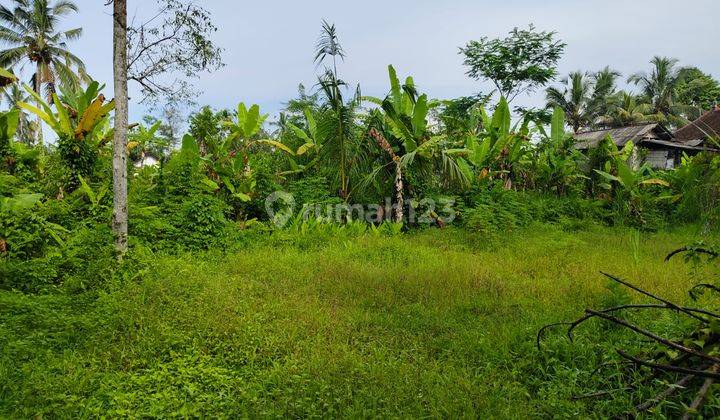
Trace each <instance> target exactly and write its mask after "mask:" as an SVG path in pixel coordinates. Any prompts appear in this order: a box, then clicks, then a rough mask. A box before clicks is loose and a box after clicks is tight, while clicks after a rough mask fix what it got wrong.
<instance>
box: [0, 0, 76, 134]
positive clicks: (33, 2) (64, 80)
mask: <svg viewBox="0 0 720 420" xmlns="http://www.w3.org/2000/svg"><path fill="white" fill-rule="evenodd" d="M77 11H78V7H77V5H75V3H74V2H73V1H72V0H57V1H55V2H54V3H52V0H12V1H11V5H10V6H9V7H8V6H5V5H0V42H2V43H4V44H5V46H6V49H4V50H2V51H0V66H3V67H14V68H17V67H20V69H22V68H23V67H24V66H25V65H26V64H28V63H29V64H30V65H32V66H33V67H34V69H33V70H34V73H33V76H32V81H33V88H34V90H35V92H36V93H38V94H40V93H41V91H42V88H43V86H45V87H46V88H47V91H48V98H50V95H49V94H51V93H53V92H55V87H56V85H57V84H58V83H60V84H62V85H64V86H68V87H69V88H70V89H73V90H76V89H77V88H78V87H79V85H80V83H81V81H83V80H86V79H87V76H86V75H85V65H84V64H83V62H82V60H81V59H80V58H78V57H77V56H76V55H74V54H72V53H71V52H70V51H69V50H68V46H67V42H68V41H72V40H75V39H77V38H79V37H80V35H81V34H82V28H75V29H70V30H65V31H63V30H59V29H58V27H59V24H60V18H61V17H63V16H66V15H68V14H70V13H74V12H77ZM48 100H49V99H48ZM38 123H39V121H38ZM37 134H38V140H39V141H42V130H38V131H37Z"/></svg>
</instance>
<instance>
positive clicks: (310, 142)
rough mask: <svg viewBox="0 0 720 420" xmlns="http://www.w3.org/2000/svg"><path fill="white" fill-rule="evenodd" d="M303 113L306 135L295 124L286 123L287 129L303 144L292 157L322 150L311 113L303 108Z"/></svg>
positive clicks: (315, 123)
mask: <svg viewBox="0 0 720 420" xmlns="http://www.w3.org/2000/svg"><path fill="white" fill-rule="evenodd" d="M303 113H304V114H305V121H307V129H308V132H307V133H306V132H305V130H303V129H302V128H300V127H298V126H296V125H295V124H293V123H290V122H288V123H287V127H289V128H290V129H291V130H292V132H293V133H295V135H296V136H297V137H298V138H299V139H300V140H302V141H304V142H305V143H303V144H302V145H301V146H300V147H298V148H297V150H296V151H295V152H294V155H296V156H303V155H305V154H310V153H318V152H319V151H320V149H321V148H322V142H321V141H320V140H319V137H318V129H317V122H316V121H315V117H313V114H312V111H311V110H310V109H308V108H305V109H304V110H303ZM283 150H285V149H283ZM290 154H293V153H292V150H290Z"/></svg>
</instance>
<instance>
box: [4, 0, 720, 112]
mask: <svg viewBox="0 0 720 420" xmlns="http://www.w3.org/2000/svg"><path fill="white" fill-rule="evenodd" d="M76 2H77V4H78V5H79V6H80V8H81V11H80V13H79V14H78V15H76V16H74V17H72V18H70V19H68V22H67V25H68V27H71V26H82V27H83V28H84V35H83V37H82V39H81V40H79V41H76V42H74V43H73V44H72V45H71V46H70V48H71V49H72V50H73V51H75V52H76V53H77V54H78V55H79V56H80V57H82V58H83V59H84V61H85V63H86V64H87V67H88V70H89V72H90V74H91V75H92V76H93V77H94V78H95V79H97V80H99V81H104V82H106V83H107V84H108V88H107V93H108V94H109V95H108V96H110V94H111V87H112V21H111V17H110V13H111V9H112V8H111V7H110V6H104V4H105V0H76ZM197 2H198V3H199V4H202V5H203V6H204V7H205V8H207V9H208V10H209V11H210V12H211V13H212V16H213V19H214V21H215V24H216V25H217V27H218V28H219V30H218V32H217V33H216V34H215V36H214V40H215V41H216V42H217V44H218V45H219V46H221V47H222V48H224V49H225V52H224V56H223V59H224V62H225V63H226V66H225V67H224V68H223V69H221V70H220V71H217V72H215V73H213V74H207V75H203V76H202V78H201V79H200V80H197V81H194V83H195V85H196V87H197V88H198V89H200V90H201V91H203V92H204V93H203V94H202V96H200V97H199V98H198V103H199V104H200V105H202V104H211V105H212V106H213V107H215V108H221V107H235V105H236V104H237V103H238V102H239V101H245V102H250V103H258V104H260V105H261V107H262V108H263V110H264V111H265V112H269V113H273V114H274V113H276V112H277V111H278V110H280V109H281V108H282V104H283V103H284V102H286V101H287V100H288V99H289V98H292V97H294V96H295V94H296V92H297V86H298V83H304V84H305V85H306V86H308V87H311V86H313V85H314V84H315V81H316V78H315V74H316V72H317V70H316V68H315V66H314V64H313V61H312V60H313V48H314V45H315V42H316V40H317V37H318V34H319V31H320V23H321V20H322V19H323V18H325V19H327V20H328V21H330V22H334V23H335V24H336V25H337V26H338V30H339V35H340V41H341V43H342V45H343V47H344V49H345V51H346V52H347V58H346V60H345V62H344V63H343V64H342V65H341V66H340V72H341V75H342V78H343V79H344V80H346V81H348V82H352V83H357V82H359V83H360V85H361V87H362V90H363V93H364V94H368V95H377V96H382V95H384V93H385V92H386V90H387V89H388V81H387V70H386V67H387V65H388V64H393V65H394V66H395V68H396V69H397V70H398V73H399V74H400V75H401V76H403V77H404V76H405V75H412V76H413V77H414V78H415V82H416V84H417V85H418V86H419V88H420V89H421V91H423V92H427V93H428V94H429V95H430V96H432V97H436V98H449V97H457V96H462V95H470V94H473V93H476V92H478V91H486V92H487V91H490V90H491V88H490V86H489V85H487V84H482V83H479V82H477V81H474V80H470V79H469V78H467V77H466V76H465V69H464V68H463V66H462V58H461V57H460V56H459V55H458V47H459V46H462V45H464V44H465V43H466V42H467V41H469V40H471V39H478V38H480V37H482V36H490V37H497V36H504V35H505V34H506V33H507V32H508V31H509V30H511V29H512V28H513V27H515V26H525V25H527V24H528V23H534V24H535V25H536V26H537V27H538V28H540V29H543V30H554V31H557V32H558V36H559V37H560V39H562V40H563V41H565V42H566V43H567V49H566V51H565V55H564V57H563V59H562V60H561V62H560V69H559V70H560V72H561V74H564V73H567V72H569V71H573V70H579V69H580V70H597V69H600V68H601V67H603V66H605V65H608V64H609V65H611V66H612V67H613V68H614V69H616V70H619V71H621V72H622V73H623V75H625V76H627V75H628V74H630V73H633V72H635V71H638V70H644V69H647V68H648V67H649V66H648V64H647V63H648V61H649V60H650V58H651V57H652V56H653V55H666V56H671V57H676V58H678V59H679V60H680V62H681V64H683V65H695V66H698V67H699V68H700V69H702V70H703V71H705V72H709V73H711V74H713V75H714V76H716V77H717V76H719V75H720V54H718V53H719V52H720V51H718V47H717V42H718V40H719V39H720V25H718V18H720V1H718V0H695V1H691V2H679V1H677V0H633V1H627V0H625V1H620V0H585V1H582V2H580V1H576V0H556V1H542V2H541V1H536V0H524V1H511V0H507V1H504V2H498V1H484V0H457V1H450V0H445V1H438V0H382V1H381V0H363V1H352V2H350V1H340V0H335V1H329V0H328V1H325V0H323V1H319V0H318V1H313V0H303V1H298V0H286V1H277V0H264V1H240V0H198V1H197ZM3 3H6V0H3ZM155 8H156V4H155V2H154V1H151V0H143V1H138V0H129V13H130V15H131V16H132V15H133V14H137V15H140V16H142V15H147V14H149V13H151V12H152V11H153V10H155ZM132 91H133V90H132V88H131V93H132ZM135 91H136V90H135ZM132 96H134V98H135V99H139V95H137V94H134V95H132ZM515 104H517V105H536V106H537V105H541V104H542V95H541V94H535V95H534V96H533V97H520V98H518V99H517V100H516V102H515ZM142 112H143V111H142V109H141V108H140V107H137V106H135V107H133V111H132V115H133V116H134V117H136V118H137V117H138V116H139V115H140V114H141V113H142Z"/></svg>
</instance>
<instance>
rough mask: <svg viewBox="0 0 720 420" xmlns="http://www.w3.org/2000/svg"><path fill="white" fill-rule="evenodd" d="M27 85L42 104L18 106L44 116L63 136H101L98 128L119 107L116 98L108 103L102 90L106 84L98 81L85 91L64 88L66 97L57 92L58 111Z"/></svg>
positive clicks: (55, 102) (43, 118)
mask: <svg viewBox="0 0 720 420" xmlns="http://www.w3.org/2000/svg"><path fill="white" fill-rule="evenodd" d="M24 87H25V90H26V91H27V92H28V93H29V94H30V95H31V96H32V97H33V98H34V99H35V102H36V103H37V104H38V106H39V107H40V108H38V107H36V106H34V105H31V104H29V103H26V102H21V103H19V104H18V106H19V107H20V108H22V109H24V110H26V111H28V112H30V113H32V114H35V115H36V116H38V117H40V118H41V119H42V120H43V121H44V122H45V123H47V124H48V125H49V126H50V128H51V129H52V130H53V131H54V132H55V133H56V134H57V135H58V137H60V138H61V139H75V140H78V141H83V140H86V139H89V140H95V141H96V140H98V136H96V130H98V128H100V126H101V123H102V122H103V121H104V120H105V119H106V118H108V115H109V114H110V112H111V111H112V110H113V109H114V108H115V101H114V100H112V101H110V102H108V103H105V96H104V95H103V94H102V93H100V91H101V90H102V89H103V87H104V85H103V86H101V85H100V84H99V83H98V82H92V83H90V85H88V87H87V88H86V89H85V91H78V92H70V91H64V92H63V96H62V99H61V98H60V97H58V95H57V94H55V93H53V94H52V100H53V105H55V110H56V112H53V110H52V108H51V105H50V104H48V103H46V102H45V101H44V100H43V99H42V98H41V97H40V95H38V94H37V93H36V92H35V91H33V90H32V89H31V88H30V87H29V86H27V85H26V86H24Z"/></svg>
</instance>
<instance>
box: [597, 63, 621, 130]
mask: <svg viewBox="0 0 720 420" xmlns="http://www.w3.org/2000/svg"><path fill="white" fill-rule="evenodd" d="M619 77H620V72H618V71H615V70H612V69H611V68H610V66H605V68H603V69H601V70H600V71H598V72H597V73H595V74H594V75H593V81H594V82H595V87H594V90H593V96H592V103H593V109H594V112H595V113H596V116H595V117H596V118H598V117H601V116H603V115H605V114H606V113H607V111H608V107H609V106H610V103H611V98H612V97H613V96H614V95H615V92H616V89H617V79H618V78H619Z"/></svg>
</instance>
